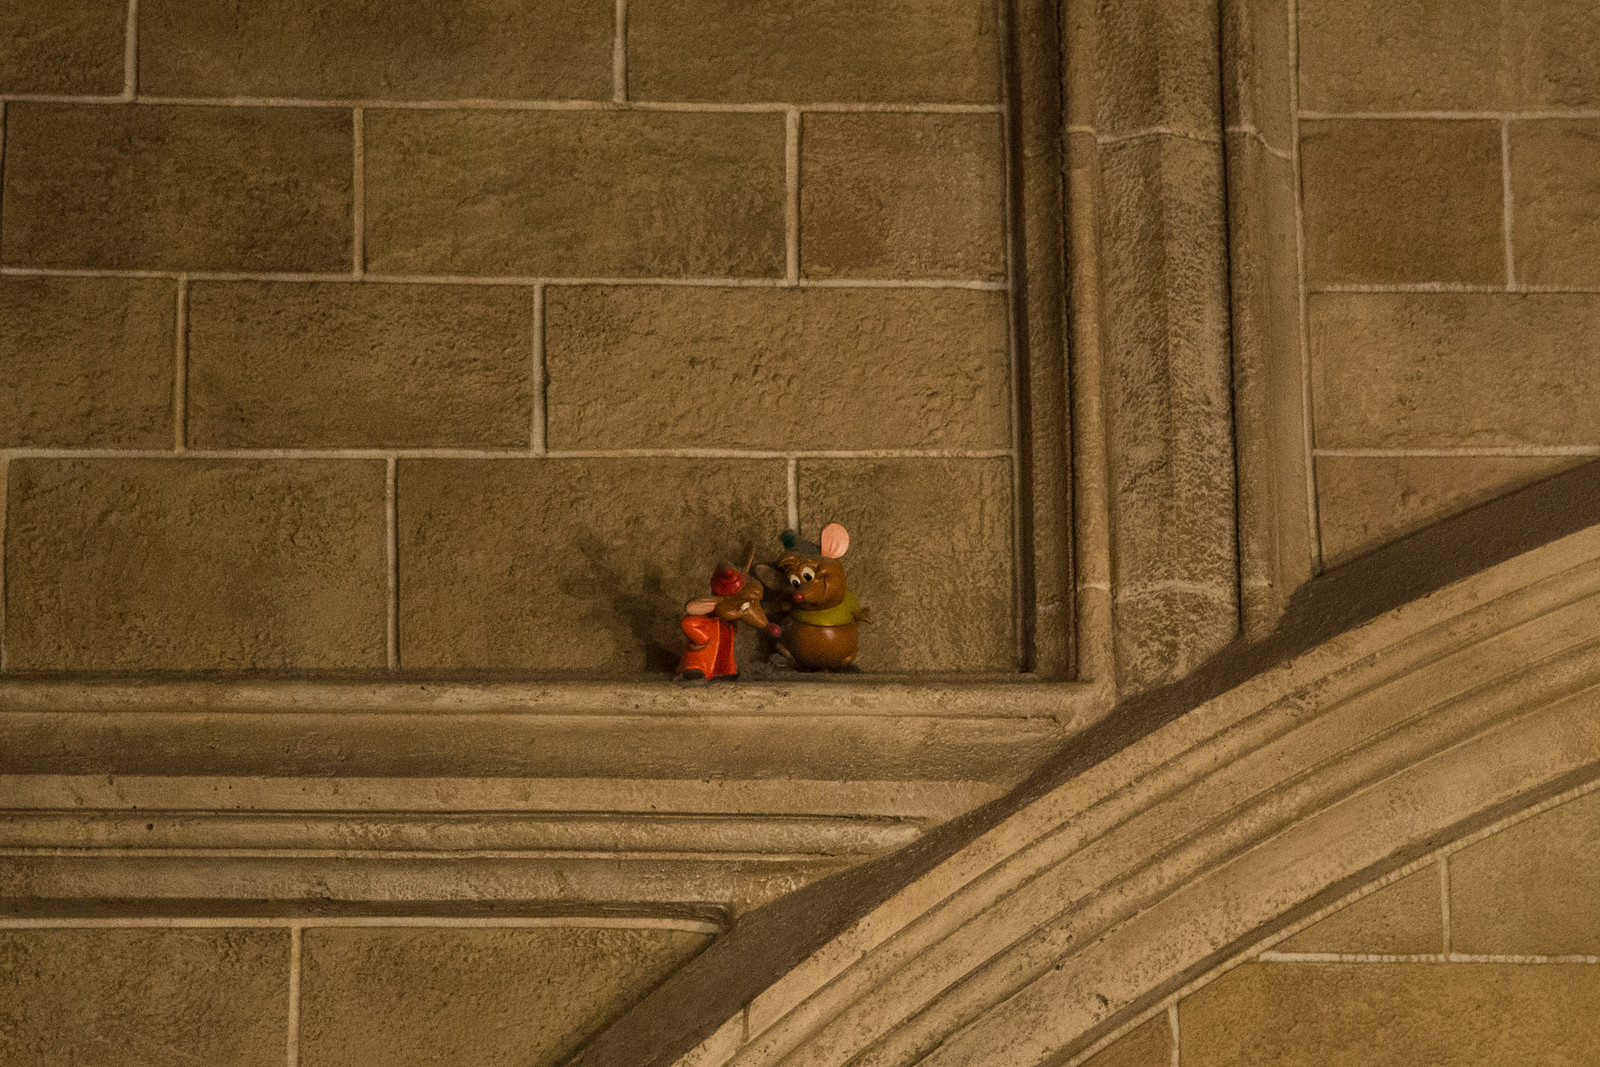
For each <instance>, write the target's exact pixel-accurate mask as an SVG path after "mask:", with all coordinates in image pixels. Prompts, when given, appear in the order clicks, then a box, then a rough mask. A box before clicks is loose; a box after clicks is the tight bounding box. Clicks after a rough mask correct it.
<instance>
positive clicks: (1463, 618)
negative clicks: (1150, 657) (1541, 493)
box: [580, 529, 1600, 1067]
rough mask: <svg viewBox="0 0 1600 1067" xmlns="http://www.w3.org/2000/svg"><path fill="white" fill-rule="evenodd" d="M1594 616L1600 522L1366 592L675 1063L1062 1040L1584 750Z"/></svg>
mask: <svg viewBox="0 0 1600 1067" xmlns="http://www.w3.org/2000/svg"><path fill="white" fill-rule="evenodd" d="M1597 632H1600V530H1597V529H1587V530H1583V531H1581V532H1578V533H1574V534H1569V535H1567V536H1565V537H1563V538H1561V539H1559V540H1555V541H1553V542H1551V543H1549V544H1546V545H1544V546H1542V547H1538V548H1536V549H1534V550H1532V551H1529V552H1525V553H1523V554H1520V555H1515V556H1513V557H1512V558H1510V559H1507V560H1505V561H1504V562H1501V563H1499V564H1496V565H1494V566H1491V567H1488V568H1486V569H1484V570H1482V571H1481V572H1479V573H1476V574H1473V575H1471V576H1470V577H1466V578H1464V579H1461V580H1458V581H1455V582H1453V583H1451V584H1449V585H1447V586H1445V587H1444V588H1442V589H1439V590H1437V591H1435V592H1432V593H1428V594H1426V595H1423V596H1420V597H1418V598H1417V599H1415V600H1413V601H1411V602H1409V603H1406V604H1404V605H1403V606H1401V607H1398V608H1395V609H1393V610H1390V611H1387V612H1384V613H1382V614H1380V615H1378V616H1377V617H1376V618H1373V619H1371V620H1370V621H1367V622H1366V623H1364V624H1362V625H1360V626H1358V627H1355V628H1354V629H1351V630H1349V631H1347V632H1345V633H1343V634H1341V635H1340V636H1337V637H1335V638H1333V639H1331V640H1328V641H1325V642H1322V643H1320V644H1318V645H1316V646H1315V647H1313V648H1311V649H1310V650H1309V651H1305V652H1304V653H1303V654H1301V655H1298V656H1296V657H1294V658H1292V659H1289V660H1288V661H1287V662H1284V663H1281V664H1279V665H1278V666H1276V667H1273V668H1271V669H1269V670H1266V671H1264V672H1262V673H1260V674H1257V675H1255V676H1254V677H1252V678H1249V679H1248V680H1246V681H1244V682H1243V683H1242V684H1238V685H1236V686H1234V687H1233V688H1231V689H1228V691H1226V692H1224V693H1222V694H1220V695H1218V696H1215V697H1213V698H1211V699H1209V700H1207V701H1205V702H1203V703H1201V704H1200V705H1199V706H1198V707H1195V708H1193V710H1191V711H1189V712H1188V713H1187V714H1184V715H1182V716H1181V717H1179V718H1177V719H1176V720H1174V721H1172V722H1170V723H1168V724H1167V725H1165V726H1163V727H1161V728H1160V729H1158V730H1156V731H1154V732H1153V733H1150V734H1148V735H1146V736H1144V737H1142V738H1140V739H1139V740H1137V741H1135V742H1134V743H1132V744H1130V745H1127V746H1126V747H1124V748H1122V749H1121V750H1120V751H1116V752H1115V753H1113V754H1110V755H1108V756H1107V757H1106V758H1104V759H1101V760H1099V761H1098V762H1097V763H1095V764H1094V765H1093V766H1092V767H1090V768H1089V769H1087V770H1085V771H1084V772H1083V773H1081V774H1079V775H1077V776H1076V777H1071V778H1068V779H1067V780H1065V781H1064V782H1061V783H1060V784H1058V785H1056V786H1055V787H1054V788H1051V789H1049V790H1047V791H1045V792H1043V793H1041V794H1039V795H1037V796H1035V797H1034V798H1033V799H1031V801H1029V802H1027V803H1025V804H1023V805H1022V806H1020V807H1018V808H1016V809H1015V810H1014V811H1013V812H1012V813H1011V814H1010V815H1009V816H1008V817H1006V818H1004V819H1003V820H1001V821H998V822H997V823H995V824H994V825H993V826H992V827H990V828H989V829H987V831H985V832H983V833H981V834H979V835H978V836H976V837H974V838H972V839H971V840H969V841H968V843H967V844H966V845H965V846H963V847H961V848H960V849H958V850H956V851H954V852H952V853H950V854H949V855H948V856H947V857H945V858H944V859H943V860H942V862H939V863H938V864H937V865H935V866H933V867H932V868H931V869H929V870H927V871H926V872H925V873H923V874H921V875H920V876H919V877H916V878H914V879H912V880H910V881H909V882H908V883H906V884H905V885H903V886H902V887H901V888H900V889H899V890H898V891H897V892H896V893H894V894H893V895H892V896H890V897H889V898H888V899H886V900H885V901H884V902H883V903H882V904H880V905H879V906H877V907H876V908H874V909H872V910H871V911H870V912H868V913H866V914H865V915H864V916H863V917H861V918H859V919H857V920H856V921H854V922H853V923H851V924H849V925H848V926H846V927H845V928H843V929H841V930H840V931H838V932H837V934H836V936H834V937H833V938H831V939H830V940H828V941H827V942H826V944H824V945H823V946H822V947H821V948H819V949H817V950H815V951H812V952H810V953H809V954H808V955H807V956H806V958H805V959H804V960H803V961H801V962H799V963H798V965H797V966H794V967H793V968H792V969H791V970H790V971H789V972H788V973H787V974H786V975H785V976H784V977H783V978H782V979H780V980H779V981H777V982H776V983H775V984H772V985H771V986H770V987H769V988H767V989H765V990H764V991H763V992H761V993H760V994H759V995H758V996H756V997H754V998H753V999H752V1000H750V1001H749V1003H748V1004H747V1005H746V1007H745V1010H744V1011H741V1012H740V1013H739V1015H738V1016H737V1017H735V1018H733V1019H730V1020H729V1022H728V1024H727V1025H725V1026H724V1027H723V1028H722V1029H720V1030H718V1031H717V1032H716V1033H715V1034H714V1035H713V1036H712V1037H711V1038H710V1039H709V1040H707V1041H705V1042H703V1043H702V1044H701V1046H700V1047H699V1048H698V1049H697V1050H696V1051H695V1052H694V1053H692V1054H691V1055H690V1056H688V1057H687V1058H685V1059H683V1060H681V1061H679V1062H681V1063H684V1064H695V1065H697V1067H711V1065H722V1064H730V1065H737V1067H756V1065H761V1064H777V1063H780V1062H781V1063H783V1064H785V1065H789V1067H795V1065H801V1064H805V1065H823V1064H845V1063H851V1064H865V1063H871V1064H875V1065H888V1064H912V1063H926V1064H938V1065H941V1067H954V1065H969V1064H970V1065H977V1064H984V1065H989V1067H992V1065H998V1064H1004V1065H1019V1067H1020V1065H1032V1064H1046V1063H1059V1062H1061V1061H1063V1060H1064V1059H1066V1058H1069V1057H1071V1056H1072V1055H1073V1054H1074V1053H1075V1052H1077V1051H1080V1050H1082V1049H1084V1048H1086V1047H1087V1046H1088V1045H1090V1044H1091V1043H1093V1042H1094V1041H1095V1040H1097V1038H1099V1037H1100V1036H1101V1035H1103V1034H1105V1033H1107V1032H1110V1031H1111V1030H1112V1029H1114V1028H1115V1027H1117V1026H1118V1025H1119V1024H1120V1023H1121V1022H1123V1021H1125V1020H1128V1019H1130V1018H1133V1017H1134V1016H1136V1015H1137V1014H1138V1013H1139V1012H1140V1011H1142V1010H1143V1009H1144V1008H1145V1007H1146V1006H1147V1005H1149V1004H1151V1003H1154V1002H1155V1001H1158V1000H1160V999H1161V998H1162V997H1164V996H1166V995H1168V994H1169V993H1171V992H1172V991H1173V990H1175V989H1177V988H1180V987H1181V986H1183V985H1184V984H1185V983H1187V982H1189V981H1191V980H1192V979H1193V978H1195V977H1196V976H1198V975H1199V974H1202V973H1204V972H1205V971H1206V970H1207V969H1209V968H1210V967H1212V966H1214V965H1215V964H1217V963H1218V962H1220V961H1222V960H1225V959H1227V958H1229V957H1230V956H1232V955H1235V954H1237V952H1239V951H1240V950H1241V948H1242V947H1244V946H1245V945H1248V944H1251V943H1254V942H1255V941H1256V940H1259V939H1260V938H1261V937H1263V936H1266V935H1267V934H1270V933H1271V932H1272V931H1274V930H1277V929H1281V928H1283V927H1284V926H1286V925H1288V924H1290V923H1292V922H1294V921H1295V920H1296V919H1298V918H1300V917H1302V916H1304V915H1307V914H1309V913H1310V912H1312V911H1314V910H1315V909H1316V908H1318V907H1321V906H1323V905H1324V904H1326V903H1329V902H1331V901H1332V900H1334V899H1337V898H1338V897H1339V896H1341V895H1342V894H1344V893H1346V892H1348V891H1349V890H1351V889H1352V888H1354V887H1356V886H1359V885H1361V884H1363V883H1364V882H1366V881H1370V880H1371V879H1373V878H1375V877H1378V876H1379V875H1381V874H1383V873H1384V872H1386V871H1388V870H1392V869H1394V868H1396V867H1399V866H1401V865H1402V864H1404V863H1406V862H1409V861H1410V860H1412V859H1415V858H1416V857H1418V856H1420V855H1422V854H1424V853H1426V852H1428V851H1430V850H1431V849H1433V848H1435V847H1437V846H1438V845H1440V844H1442V843H1444V842H1446V841H1449V840H1453V839H1455V838H1456V837H1459V836H1461V835H1462V834H1464V833H1469V832H1471V831H1472V830H1473V829H1475V828H1476V827H1478V826H1481V825H1484V824H1487V823H1488V822H1490V821H1492V820H1494V819H1496V818H1499V817H1501V816H1502V815H1504V814H1506V813H1507V812H1509V811H1513V810H1517V809H1519V808H1522V807H1525V806H1527V805H1528V804H1530V803H1534V802H1537V801H1538V800H1540V799H1542V798H1544V797H1546V796H1550V795H1553V794H1555V793H1557V792H1559V791H1561V790H1563V789H1568V788H1571V787H1572V786H1574V785H1577V784H1580V783H1582V782H1584V781H1587V780H1589V779H1592V778H1594V777H1596V776H1597V775H1600V717H1597V716H1596V714H1595V713H1596V711H1597V710H1600V640H1597V639H1596V638H1595V636H1594V635H1595V634H1596V633H1597ZM647 1004H648V1002H647ZM606 1051H608V1049H607V1047H606V1046H605V1044H604V1042H602V1043H601V1044H600V1045H597V1046H596V1047H595V1048H594V1049H593V1050H592V1057H591V1058H586V1059H582V1060H580V1062H582V1063H585V1064H590V1063H601V1062H611V1061H610V1060H607V1059H606V1058H605V1057H604V1056H603V1055H601V1053H604V1052H606ZM635 1062H650V1061H647V1060H636V1061H635Z"/></svg>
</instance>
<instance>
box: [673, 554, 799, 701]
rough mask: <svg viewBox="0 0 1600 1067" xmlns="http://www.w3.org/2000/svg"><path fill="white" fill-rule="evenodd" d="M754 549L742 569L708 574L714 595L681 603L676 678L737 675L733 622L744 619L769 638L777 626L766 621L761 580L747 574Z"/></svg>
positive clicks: (722, 569)
mask: <svg viewBox="0 0 1600 1067" xmlns="http://www.w3.org/2000/svg"><path fill="white" fill-rule="evenodd" d="M755 556H756V553H755V549H753V548H752V549H751V550H750V556H749V558H748V559H746V560H745V563H744V570H742V571H740V570H735V569H734V568H733V567H731V566H728V565H727V564H724V565H722V566H719V567H718V568H717V569H716V571H715V572H714V573H713V574H712V575H711V591H712V592H713V593H714V594H716V595H715V596H708V597H697V598H695V599H694V600H691V601H689V603H688V604H686V605H684V609H683V610H684V616H683V622H682V623H681V624H680V625H681V627H682V629H683V636H684V638H685V646H684V650H683V657H682V658H681V659H680V660H678V680H679V681H682V682H706V681H710V680H711V679H712V678H723V677H727V678H737V677H739V668H738V665H737V664H735V663H734V660H733V638H734V630H735V629H736V627H735V626H734V624H735V623H736V622H739V621H741V620H742V621H744V622H746V623H748V624H749V625H751V626H754V627H755V628H756V629H758V630H765V631H767V633H769V634H771V635H772V636H773V637H777V636H778V634H779V632H780V631H779V629H778V627H777V626H776V625H775V624H773V623H771V622H768V621H767V613H766V610H765V609H764V608H763V607H762V606H761V596H762V588H761V583H760V582H759V581H757V580H756V579H754V578H752V577H750V564H751V563H752V562H753V561H754V560H755Z"/></svg>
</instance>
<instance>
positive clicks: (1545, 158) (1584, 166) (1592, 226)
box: [1511, 119, 1600, 289]
mask: <svg viewBox="0 0 1600 1067" xmlns="http://www.w3.org/2000/svg"><path fill="white" fill-rule="evenodd" d="M1511 194H1512V212H1511V232H1512V241H1511V248H1512V252H1513V254H1514V256H1515V265H1516V272H1517V283H1518V284H1519V285H1540V286H1551V287H1571V288H1590V289H1592V288H1595V287H1597V286H1600V248H1597V247H1596V245H1595V234H1596V233H1597V232H1600V121H1597V120H1594V119H1553V120H1548V121H1539V122H1517V123H1513V124H1512V126H1511Z"/></svg>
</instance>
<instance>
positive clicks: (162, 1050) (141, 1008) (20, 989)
mask: <svg viewBox="0 0 1600 1067" xmlns="http://www.w3.org/2000/svg"><path fill="white" fill-rule="evenodd" d="M288 1026H289V931H288V930H262V929H255V930H237V929H236V930H229V929H172V928H167V929H98V930H97V929H36V930H3V931H0V1062H4V1063H7V1064H14V1065H16V1067H23V1065H26V1067H89V1065H91V1064H128V1065H132V1064H139V1065H141V1067H192V1065H194V1064H199V1063H211V1064H228V1065H229V1067H280V1065H281V1064H282V1063H283V1056H284V1048H285V1043H286V1041H287V1039H288Z"/></svg>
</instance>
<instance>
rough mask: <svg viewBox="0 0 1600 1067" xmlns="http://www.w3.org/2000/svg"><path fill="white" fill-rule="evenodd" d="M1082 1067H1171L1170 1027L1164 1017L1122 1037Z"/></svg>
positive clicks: (1162, 1014) (1152, 1020) (1157, 1018)
mask: <svg viewBox="0 0 1600 1067" xmlns="http://www.w3.org/2000/svg"><path fill="white" fill-rule="evenodd" d="M1084 1067H1172V1023H1171V1021H1170V1020H1168V1018H1167V1013H1166V1012H1161V1013H1160V1014H1159V1015H1157V1016H1156V1017H1155V1018H1153V1019H1150V1020H1149V1021H1148V1022H1144V1023H1141V1024H1140V1025H1139V1026H1138V1027H1136V1028H1135V1029H1133V1030H1132V1031H1130V1032H1129V1033H1127V1034H1124V1035H1123V1036H1122V1037H1121V1038H1119V1039H1117V1041H1116V1042H1115V1043H1113V1044H1111V1045H1109V1046H1108V1047H1107V1048H1106V1049H1105V1050H1104V1051H1102V1052H1099V1053H1096V1054H1095V1055H1094V1056H1093V1057H1091V1058H1090V1059H1089V1061H1088V1062H1087V1063H1086V1064H1084Z"/></svg>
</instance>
